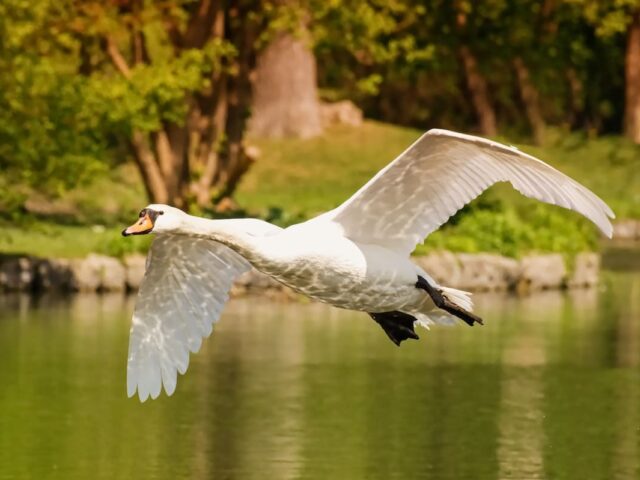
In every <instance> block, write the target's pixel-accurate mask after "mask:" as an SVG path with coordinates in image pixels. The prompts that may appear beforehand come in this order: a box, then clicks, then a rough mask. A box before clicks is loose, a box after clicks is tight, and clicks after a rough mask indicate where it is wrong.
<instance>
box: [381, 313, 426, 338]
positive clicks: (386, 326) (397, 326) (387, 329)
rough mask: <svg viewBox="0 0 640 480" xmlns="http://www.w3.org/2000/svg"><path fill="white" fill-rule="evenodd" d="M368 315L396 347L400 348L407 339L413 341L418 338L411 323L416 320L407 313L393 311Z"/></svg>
mask: <svg viewBox="0 0 640 480" xmlns="http://www.w3.org/2000/svg"><path fill="white" fill-rule="evenodd" d="M369 315H371V318H373V319H374V320H375V321H376V322H377V323H378V325H380V326H381V327H382V329H383V330H384V333H386V334H387V336H388V337H389V338H390V339H391V341H392V342H393V343H395V344H396V345H398V346H400V342H402V341H403V340H406V339H407V338H413V339H415V340H418V339H419V338H420V337H418V334H416V331H415V330H414V328H413V323H414V322H415V321H416V319H415V317H413V316H411V315H409V314H408V313H403V312H396V311H394V312H382V313H369Z"/></svg>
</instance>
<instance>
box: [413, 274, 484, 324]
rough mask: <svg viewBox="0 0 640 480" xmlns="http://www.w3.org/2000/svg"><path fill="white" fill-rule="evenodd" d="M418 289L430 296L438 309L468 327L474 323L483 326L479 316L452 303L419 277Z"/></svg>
mask: <svg viewBox="0 0 640 480" xmlns="http://www.w3.org/2000/svg"><path fill="white" fill-rule="evenodd" d="M416 288H420V289H422V290H424V291H425V292H427V293H428V294H429V296H430V297H431V298H432V299H433V303H435V304H436V307H438V308H441V309H442V310H444V311H445V312H449V313H450V314H451V315H454V316H456V317H458V318H459V319H461V320H462V321H464V322H465V323H466V324H467V325H469V326H471V327H473V324H474V323H479V324H480V325H483V322H482V319H481V318H480V317H478V316H477V315H474V314H473V313H471V312H469V311H467V310H465V309H464V308H462V307H461V306H459V305H456V304H455V303H453V302H451V301H450V300H449V299H448V298H447V297H445V296H444V295H443V294H442V292H441V291H440V290H438V289H437V288H435V287H434V286H433V285H431V284H430V283H429V282H427V281H426V280H425V279H424V278H422V277H421V276H420V275H418V281H417V282H416Z"/></svg>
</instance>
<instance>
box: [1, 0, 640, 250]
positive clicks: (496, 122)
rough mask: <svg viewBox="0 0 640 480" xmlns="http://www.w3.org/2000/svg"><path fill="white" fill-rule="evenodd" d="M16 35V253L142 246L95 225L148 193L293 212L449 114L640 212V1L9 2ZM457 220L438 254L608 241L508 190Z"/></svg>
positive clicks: (207, 207)
mask: <svg viewBox="0 0 640 480" xmlns="http://www.w3.org/2000/svg"><path fill="white" fill-rule="evenodd" d="M0 38H1V39H2V43H1V44H0V216H1V219H2V220H1V221H2V226H3V228H2V234H1V235H0V251H5V252H6V251H16V252H17V251H20V252H26V253H34V254H35V253H38V254H40V255H46V254H52V255H63V256H69V255H84V254H86V253H87V252H89V251H98V252H103V253H109V254H113V255H121V254H123V253H126V252H123V251H122V249H134V250H135V249H138V250H144V249H145V248H146V244H145V242H144V241H142V240H138V241H137V242H128V243H123V242H120V241H119V239H117V237H116V233H115V230H109V229H106V230H105V231H103V230H102V229H100V228H98V229H96V228H94V229H93V231H92V230H90V229H87V228H85V227H87V226H96V225H97V226H107V227H112V226H115V225H121V224H122V223H128V222H130V220H131V215H132V214H133V215H135V213H136V212H137V211H138V210H139V209H140V208H141V207H142V206H144V205H145V204H146V203H147V202H158V203H171V204H174V205H177V206H179V207H181V208H184V209H188V210H191V211H192V212H194V213H198V214H204V215H235V216H242V215H251V216H257V217H261V218H265V219H267V220H270V221H273V222H275V223H278V224H280V225H288V224H290V223H294V222H296V221H299V220H301V219H305V218H308V217H310V216H313V215H315V214H317V213H319V212H322V211H324V210H327V209H330V208H333V207H334V206H336V205H338V204H339V203H340V202H342V201H343V200H344V199H346V198H347V197H348V196H349V195H350V194H351V193H352V192H353V191H354V190H355V189H356V188H358V187H359V186H360V185H362V184H363V183H364V182H365V181H366V180H367V179H368V178H369V177H370V176H371V175H372V174H373V173H374V172H376V171H377V170H378V169H379V168H381V167H382V166H384V165H385V164H386V163H388V162H389V161H390V160H392V159H393V158H394V157H395V156H396V155H397V154H398V153H400V152H401V151H402V150H404V148H405V147H406V146H407V145H408V144H410V143H411V142H412V141H413V140H414V139H415V138H416V137H417V136H419V134H420V133H421V132H424V131H426V130H427V129H429V128H432V127H438V128H448V129H454V130H458V131H464V132H469V133H477V134H481V135H484V136H488V137H493V138H497V139H499V140H502V141H505V142H507V143H512V144H517V145H520V146H521V147H522V148H523V149H524V150H526V151H528V152H531V153H533V154H535V155H537V156H539V157H541V158H542V159H543V160H545V161H548V162H549V163H551V164H553V165H555V166H557V167H559V168H561V169H562V170H563V171H565V172H566V173H568V174H569V175H572V176H574V177H575V178H577V179H578V180H579V181H581V182H583V183H584V184H586V185H587V186H588V187H590V188H592V189H593V190H594V191H596V192H597V193H598V194H599V195H600V196H601V197H603V198H604V199H605V200H606V201H607V202H608V203H609V204H610V205H611V206H612V208H613V209H614V211H615V212H616V213H617V215H618V217H619V218H623V219H624V218H632V219H633V218H640V179H639V176H640V168H639V165H640V162H639V161H638V159H637V156H638V152H639V151H640V149H639V148H638V147H637V143H638V142H640V3H639V2H636V1H635V0H624V1H619V0H615V1H614V0H612V1H596V0H544V1H527V0H519V1H516V0H485V1H481V2H471V1H464V0H459V1H439V0H434V1H421V2H418V1H409V0H406V1H405V0H394V1H369V0H367V1H365V0H363V1H356V0H353V1H338V0H332V1H319V2H314V1H310V0H308V1H294V0H290V1H289V0H281V1H273V2H251V1H236V2H234V1H228V2H219V1H213V0H211V1H205V0H201V1H195V0H179V1H161V2H151V1H144V0H131V1H127V0H118V1H100V2H98V1H96V2H92V1H53V0H33V1H30V2H24V1H21V0H5V1H3V2H2V5H0ZM363 118H364V119H363ZM470 213H472V215H468V214H470ZM96 230H98V231H96ZM479 231H480V232H487V234H486V235H480V236H478V235H477V234H478V232H479ZM25 232H29V234H28V235H25ZM445 232H446V233H447V234H446V235H445V236H444V237H446V238H443V236H442V235H441V234H437V235H436V236H435V237H434V238H432V239H431V240H430V242H431V246H437V247H441V248H451V249H454V250H458V251H480V250H482V251H499V252H501V253H506V254H508V255H511V256H513V255H515V254H517V252H519V251H523V250H531V249H534V248H535V249H540V250H544V251H567V250H573V251H578V250H581V249H585V248H594V246H595V244H596V241H597V237H596V233H595V230H594V229H593V228H591V227H590V226H589V227H586V223H585V222H582V221H581V220H578V219H577V217H576V216H574V215H569V216H567V215H565V213H564V212H561V211H558V210H557V209H553V208H547V207H546V206H539V205H537V204H535V203H534V202H531V203H528V202H521V201H520V199H519V197H518V196H517V195H511V193H510V191H509V189H506V188H505V189H503V190H500V189H499V188H498V189H497V190H496V191H495V192H493V191H492V192H491V193H490V194H488V195H486V196H484V197H483V198H482V199H481V200H479V201H477V202H475V203H473V204H472V205H471V206H470V207H467V208H465V209H464V210H463V212H462V213H461V214H459V215H458V216H457V217H455V218H454V220H453V222H451V224H450V225H449V226H448V227H447V228H446V229H445Z"/></svg>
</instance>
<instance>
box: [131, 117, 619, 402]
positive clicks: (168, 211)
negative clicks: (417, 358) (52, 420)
mask: <svg viewBox="0 0 640 480" xmlns="http://www.w3.org/2000/svg"><path fill="white" fill-rule="evenodd" d="M497 182H510V183H511V185H512V186H513V187H514V188H515V189H516V190H518V191H519V192H521V193H522V194H523V195H525V196H527V197H531V198H535V199H537V200H541V201H543V202H546V203H550V204H554V205H559V206H561V207H564V208H568V209H571V210H575V211H576V212H579V213H581V214H582V215H584V216H585V217H586V218H588V219H589V220H591V221H592V222H593V223H594V224H595V225H596V226H597V227H598V228H599V229H600V230H601V231H602V232H603V233H604V234H605V235H606V236H607V237H611V235H612V225H611V221H610V220H609V219H610V218H614V214H613V212H612V210H611V209H610V208H609V207H608V206H607V204H606V203H605V202H604V201H602V200H601V199H600V198H599V197H597V196H596V195H595V194H594V193H592V192H591V191H589V190H588V189H587V188H585V187H584V186H582V185H580V184H579V183H577V182H576V181H574V180H572V179H571V178H569V177H568V176H566V175H564V174H563V173H561V172H559V171H558V170H556V169H554V168H553V167H551V166H549V165H547V164H545V163H544V162H542V161H541V160H538V159H536V158H534V157H532V156H531V155H527V154H525V153H523V152H521V151H519V150H518V149H516V148H515V147H509V146H506V145H502V144H500V143H496V142H493V141H490V140H486V139H483V138H480V137H475V136H471V135H465V134H461V133H456V132H452V131H447V130H440V129H434V130H429V131H428V132H426V133H425V134H423V135H422V136H421V137H420V138H419V139H418V140H417V141H416V142H415V143H413V144H412V145H411V146H410V147H409V148H408V149H407V150H405V151H404V152H403V153H402V154H400V156H398V157H397V158H396V159H395V160H394V161H392V162H391V163H390V164H389V165H387V166H386V167H385V168H383V169H382V170H381V171H380V172H378V174H376V175H375V176H374V177H373V178H372V179H371V180H370V181H369V182H368V183H366V184H365V185H364V186H363V187H362V188H360V189H359V190H358V191H357V192H356V193H355V194H353V196H351V198H349V199H348V200H347V201H345V202H344V203H343V204H342V205H340V206H338V207H337V208H335V209H334V210H331V211H329V212H326V213H323V214H321V215H319V216H317V217H315V218H312V219H310V220H308V221H305V222H303V223H299V224H297V225H293V226H290V227H288V228H285V229H282V228H280V227H277V226H275V225H272V224H270V223H267V222H264V221H262V220H258V219H228V220H210V219H205V218H199V217H195V216H191V215H188V214H186V213H185V212H183V211H181V210H179V209H177V208H174V207H171V206H168V205H159V204H151V205H148V206H147V207H145V208H144V209H143V210H142V211H141V212H140V215H139V219H138V220H137V221H136V223H134V224H133V225H131V226H130V227H128V228H126V229H125V230H124V231H123V232H122V234H123V235H124V236H128V235H141V234H148V233H155V234H156V235H157V236H156V238H155V240H154V242H153V243H152V245H151V248H150V250H149V254H148V257H147V264H146V271H145V276H144V279H143V282H142V285H141V287H140V290H139V292H138V298H137V300H136V305H135V309H134V313H133V320H132V327H131V332H130V340H129V353H128V362H127V394H128V396H129V397H131V396H133V395H134V394H135V393H136V391H137V393H138V397H139V399H140V401H142V402H144V401H145V400H146V399H147V398H148V397H151V398H156V397H158V395H159V394H160V392H161V389H162V387H164V390H165V392H166V393H167V395H172V394H173V392H174V391H175V389H176V383H177V374H178V373H180V374H184V373H185V372H186V370H187V366H188V364H189V352H193V353H196V352H197V351H198V350H199V348H200V345H201V343H202V340H203V339H204V338H206V337H208V336H209V335H210V334H211V331H212V328H213V324H214V323H215V322H216V321H217V320H218V319H219V317H220V313H221V311H222V308H223V306H224V304H225V302H226V301H227V299H228V295H229V293H228V292H229V289H230V287H231V285H232V282H233V281H234V279H235V278H236V277H238V275H240V274H242V273H243V272H245V271H247V270H248V269H249V268H250V267H251V266H253V267H255V268H256V269H258V270H260V271H262V272H264V273H266V274H267V275H270V276H271V277H273V278H275V279H276V280H277V281H279V282H281V283H283V284H285V285H287V286H289V287H291V288H292V289H294V290H295V291H297V292H300V293H302V294H304V295H307V296H309V297H311V298H313V299H315V300H319V301H321V302H325V303H328V304H331V305H334V306H336V307H339V308H345V309H351V310H357V311H362V312H366V313H368V314H369V315H370V316H371V318H372V319H373V320H374V321H375V322H376V323H378V324H379V325H380V326H381V327H382V328H383V330H384V332H385V333H386V334H387V336H388V337H389V338H390V339H391V340H392V341H393V342H394V343H395V344H397V345H400V342H402V341H403V340H406V339H409V338H412V339H417V338H418V335H417V334H416V332H415V329H414V326H415V324H418V325H422V326H425V327H428V326H429V325H431V324H433V323H450V322H451V321H453V320H454V319H455V318H458V319H461V320H462V321H464V322H466V323H467V324H469V325H471V326H473V325H474V324H476V323H479V324H482V319H481V318H480V317H478V316H476V315H475V314H474V313H472V312H471V310H472V302H471V299H470V294H469V293H468V292H463V291H460V290H456V289H453V288H448V287H446V286H443V285H439V284H438V283H437V282H436V281H435V280H434V279H433V278H432V277H431V276H430V275H429V274H428V273H427V272H425V271H424V270H423V269H421V268H420V267H418V266H417V265H415V264H414V263H412V262H411V260H410V254H411V252H412V251H413V250H414V248H415V246H416V244H418V243H421V242H422V241H423V240H424V238H425V237H426V236H428V235H429V234H430V233H431V232H433V231H435V230H437V229H438V228H439V227H440V226H441V225H442V224H444V223H445V222H446V221H447V219H448V218H449V217H451V216H452V215H453V214H454V213H456V212H457V211H458V210H459V209H460V208H462V207H463V206H464V205H465V204H467V203H468V202H470V201H471V200H472V199H474V198H475V197H477V196H478V195H480V194H481V193H482V192H483V191H484V190H486V189H487V188H488V187H490V186H491V185H493V184H495V183H497Z"/></svg>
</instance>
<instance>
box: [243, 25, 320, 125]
mask: <svg viewBox="0 0 640 480" xmlns="http://www.w3.org/2000/svg"><path fill="white" fill-rule="evenodd" d="M303 31H304V30H303ZM305 40H306V39H305V38H304V36H303V38H302V39H300V38H297V37H295V36H294V35H293V34H291V33H281V34H279V35H278V36H277V37H276V38H275V39H274V40H273V41H272V42H271V43H270V44H269V46H268V47H267V48H266V49H265V50H264V51H263V52H262V53H261V54H260V55H259V57H258V61H257V65H256V74H255V82H254V86H253V93H254V100H253V112H252V115H251V120H250V122H249V131H250V132H251V133H252V134H254V135H256V136H261V137H276V138H280V137H302V138H307V137H312V136H315V135H319V134H320V133H322V124H321V119H320V108H319V102H318V92H317V82H316V60H315V57H314V55H313V53H312V52H311V50H310V49H309V47H308V45H307V42H306V41H305Z"/></svg>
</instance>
